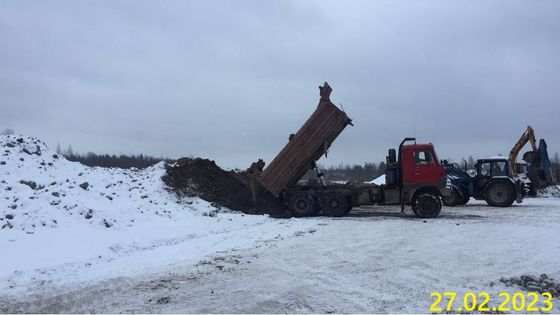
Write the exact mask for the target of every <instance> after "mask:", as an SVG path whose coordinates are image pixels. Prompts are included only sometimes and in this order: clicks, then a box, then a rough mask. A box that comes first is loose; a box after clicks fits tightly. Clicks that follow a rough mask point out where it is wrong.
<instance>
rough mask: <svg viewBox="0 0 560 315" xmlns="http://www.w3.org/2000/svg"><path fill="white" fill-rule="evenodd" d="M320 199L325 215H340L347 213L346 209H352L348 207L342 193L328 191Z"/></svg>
mask: <svg viewBox="0 0 560 315" xmlns="http://www.w3.org/2000/svg"><path fill="white" fill-rule="evenodd" d="M322 201H323V209H324V210H325V215H327V216H329V217H342V216H344V215H345V214H346V213H348V211H349V210H348V209H352V208H351V207H350V208H349V207H348V200H346V197H344V196H343V195H342V194H338V193H328V194H327V195H326V196H325V197H324V198H323V200H322Z"/></svg>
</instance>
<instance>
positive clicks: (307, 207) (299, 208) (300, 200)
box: [288, 192, 317, 217]
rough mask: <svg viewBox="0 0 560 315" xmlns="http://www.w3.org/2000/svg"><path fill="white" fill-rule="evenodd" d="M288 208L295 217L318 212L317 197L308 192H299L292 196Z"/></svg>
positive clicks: (307, 215)
mask: <svg viewBox="0 0 560 315" xmlns="http://www.w3.org/2000/svg"><path fill="white" fill-rule="evenodd" d="M288 209H289V210H290V213H291V215H292V216H294V217H309V216H312V215H314V214H316V212H317V204H316V202H315V198H314V197H313V196H312V195H311V194H309V193H307V192H298V193H295V194H293V195H292V196H291V197H290V202H289V204H288Z"/></svg>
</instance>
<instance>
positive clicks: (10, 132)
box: [0, 128, 14, 136]
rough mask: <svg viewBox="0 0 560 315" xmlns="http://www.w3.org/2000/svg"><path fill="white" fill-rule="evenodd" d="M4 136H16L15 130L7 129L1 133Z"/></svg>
mask: <svg viewBox="0 0 560 315" xmlns="http://www.w3.org/2000/svg"><path fill="white" fill-rule="evenodd" d="M0 134H1V135H3V136H10V135H13V134H14V130H12V129H10V128H6V129H4V130H2V132H1V133H0Z"/></svg>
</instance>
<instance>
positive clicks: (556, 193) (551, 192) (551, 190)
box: [537, 185, 560, 198]
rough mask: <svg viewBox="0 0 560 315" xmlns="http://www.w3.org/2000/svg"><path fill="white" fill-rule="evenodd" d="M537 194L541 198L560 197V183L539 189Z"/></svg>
mask: <svg viewBox="0 0 560 315" xmlns="http://www.w3.org/2000/svg"><path fill="white" fill-rule="evenodd" d="M537 196H538V197H539V198H560V185H555V186H549V187H546V188H543V189H539V190H538V192H537Z"/></svg>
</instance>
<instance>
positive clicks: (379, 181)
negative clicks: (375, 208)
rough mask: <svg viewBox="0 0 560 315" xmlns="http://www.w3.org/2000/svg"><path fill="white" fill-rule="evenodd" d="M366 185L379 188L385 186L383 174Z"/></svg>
mask: <svg viewBox="0 0 560 315" xmlns="http://www.w3.org/2000/svg"><path fill="white" fill-rule="evenodd" d="M368 183H370V184H375V185H378V186H381V185H383V184H385V174H383V175H381V176H379V177H377V178H376V179H374V180H372V181H370V182H368Z"/></svg>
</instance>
